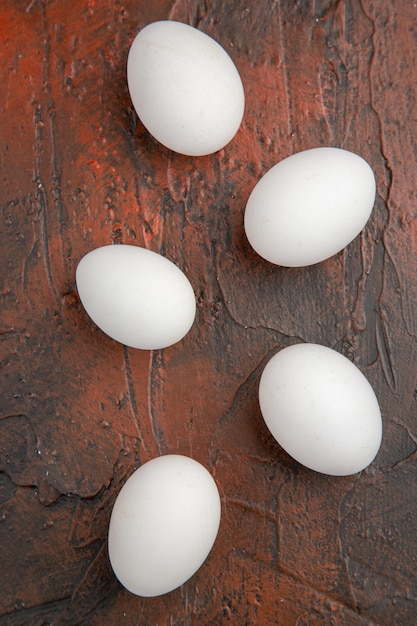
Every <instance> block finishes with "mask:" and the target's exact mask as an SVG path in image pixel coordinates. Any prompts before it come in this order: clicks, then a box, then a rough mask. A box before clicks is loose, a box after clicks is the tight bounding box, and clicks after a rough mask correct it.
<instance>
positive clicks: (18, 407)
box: [0, 0, 417, 626]
mask: <svg viewBox="0 0 417 626" xmlns="http://www.w3.org/2000/svg"><path fill="white" fill-rule="evenodd" d="M394 5H395V6H394ZM160 18H173V19H179V20H182V21H186V22H188V23H190V24H192V25H194V26H197V27H198V28H200V29H201V30H202V31H204V32H207V33H209V34H211V35H212V36H213V37H214V38H215V39H217V40H218V41H219V42H220V43H221V44H223V46H224V47H225V48H226V50H228V52H229V53H230V54H231V55H232V57H233V59H234V60H235V62H236V64H237V66H238V69H239V71H240V73H241V76H242V80H243V83H244V86H245V91H246V98H247V99H246V111H245V117H244V121H243V124H242V127H241V129H240V131H239V132H238V134H237V136H236V137H235V139H234V140H233V141H232V142H231V144H229V145H228V146H227V147H226V148H225V149H224V150H222V151H220V152H219V153H218V154H215V155H213V156H209V157H204V158H187V157H183V156H180V155H176V154H173V153H171V152H169V151H168V150H166V149H165V148H163V147H161V146H160V145H158V144H157V143H156V142H155V141H154V140H153V139H152V138H150V136H149V135H148V133H147V132H146V131H145V130H144V128H143V127H142V125H141V123H140V122H138V120H137V118H136V116H135V114H134V112H133V110H132V106H131V102H130V99H129V95H128V91H127V85H126V79H125V66H126V57H127V52H128V48H129V45H130V42H131V41H132V38H133V37H134V35H135V34H136V32H137V31H138V30H139V29H140V28H141V27H142V26H144V25H145V24H147V23H149V22H151V21H153V20H155V19H160ZM416 37H417V6H416V4H415V3H413V2H412V1H408V0H407V1H406V0H399V1H398V2H397V1H396V2H395V3H394V2H392V1H389V0H374V1H373V2H372V1H369V2H361V1H360V0H350V1H348V0H346V2H343V1H339V2H337V1H333V2H332V1H330V0H327V1H326V0H322V1H320V0H316V1H315V2H313V1H312V0H311V1H308V0H300V1H298V2H295V1H294V0H281V2H270V1H269V0H257V1H256V2H244V1H243V0H233V1H231V2H227V3H226V2H220V1H219V0H213V1H212V2H204V1H201V2H199V1H196V2H192V1H186V0H176V1H175V0H171V1H168V0H160V1H153V2H148V1H145V0H126V2H123V3H122V2H120V1H118V0H97V1H95V0H89V1H87V0H71V1H70V2H62V1H59V0H49V1H48V0H45V1H42V0H26V1H23V0H2V2H1V7H0V40H1V53H0V72H1V82H0V85H1V89H0V136H1V144H0V168H1V169H0V172H1V185H0V205H1V257H2V264H1V267H2V270H3V272H2V273H3V282H2V290H1V291H2V305H1V306H2V309H1V327H0V330H1V362H2V378H1V380H2V391H1V404H2V418H3V419H2V420H1V421H0V470H1V473H0V502H1V504H0V522H1V523H0V532H1V535H0V550H1V555H0V556H1V558H0V562H1V567H2V581H1V585H0V615H1V617H0V623H1V624H7V625H12V626H17V625H26V624H28V625H31V626H32V625H34V626H40V625H45V626H46V625H47V624H53V625H61V624H70V625H75V624H91V625H92V626H98V625H102V624H105V625H110V626H112V625H115V626H116V625H117V626H119V625H123V624H126V625H131V626H133V625H138V624H140V625H143V626H154V625H156V624H158V625H161V626H162V625H167V626H168V625H174V624H175V625H186V624H199V625H202V626H204V625H213V626H217V625H218V624H223V623H230V624H236V625H237V626H243V625H246V624H248V625H252V624H255V625H260V626H269V625H272V624H278V625H282V626H287V625H292V624H297V625H298V626H302V625H306V626H307V625H308V626H315V625H319V624H320V625H321V624H336V625H338V624H345V625H348V626H357V625H358V626H359V625H363V624H381V625H387V626H392V625H412V624H415V619H416V617H415V616H416V614H417V602H416V597H417V581H416V576H415V574H416V546H417V536H416V526H417V503H416V495H415V494H416V488H417V465H416V462H415V454H416V446H417V407H416V394H415V389H416V386H417V380H416V379H417V374H416V372H417V368H416V361H417V350H416V347H415V346H416V336H417V297H416V296H417V227H416V224H417V221H416V219H415V218H416V211H417V200H416V197H417V191H416V190H417V148H416V143H415V141H416V131H417V119H416V114H415V102H416V100H417V80H416V78H417V70H416V69H415V67H416V56H417V53H416V45H417V44H416ZM321 145H334V146H339V147H344V148H347V149H350V150H353V151H354V152H357V153H359V154H361V155H362V156H364V157H365V158H366V159H367V160H368V161H369V162H370V164H371V165H372V167H373V168H374V170H375V173H376V177H377V185H378V197H377V201H376V205H375V209H374V212H373V214H372V218H371V220H370V222H369V224H368V225H367V227H366V229H365V230H364V232H363V233H362V235H361V236H360V237H358V238H357V239H356V240H355V241H354V242H353V243H352V244H351V245H350V246H349V247H348V248H347V249H346V250H345V251H343V252H342V253H340V254H338V255H337V256H335V257H334V258H332V259H330V260H328V261H326V262H324V263H321V264H319V265H317V266H314V267H310V268H304V269H293V270H288V269H283V268H278V267H274V266H272V265H270V264H268V263H266V262H264V261H262V259H260V258H259V257H258V256H257V255H256V254H255V253H254V252H253V251H252V250H251V249H250V247H249V245H248V243H247V242H246V239H245V237H244V233H243V227H242V217H243V210H244V206H245V203H246V200H247V197H248V195H249V193H250V191H251V189H252V188H253V186H254V184H255V183H256V181H257V180H258V179H259V178H260V176H261V175H262V174H263V173H264V172H265V171H266V170H267V169H268V168H269V167H270V166H272V165H273V164H274V163H276V162H277V161H278V160H280V159H282V158H283V157H286V156H288V155H290V154H292V153H293V152H295V151H299V150H302V149H306V148H311V147H315V146H321ZM111 242H124V243H130V244H137V245H141V246H147V247H149V248H151V249H152V250H155V251H160V252H162V253H164V254H165V255H166V256H167V257H168V258H170V259H171V260H173V261H175V262H176V263H177V264H178V265H179V266H180V267H181V268H183V269H184V271H185V272H186V273H187V275H188V276H189V278H190V280H191V282H192V284H193V286H194V288H195V291H196V296H197V300H198V312H197V318H196V322H195V324H194V326H193V328H192V330H191V332H190V333H189V335H188V336H187V337H186V338H185V339H184V340H183V341H182V342H180V343H179V344H177V345H175V346H173V347H171V348H168V349H166V350H164V351H158V352H155V353H150V352H146V351H135V350H132V349H127V348H124V347H123V346H121V345H119V344H117V343H116V342H113V341H111V340H110V339H109V338H107V337H106V336H105V335H104V334H102V333H101V332H100V331H99V330H98V329H97V328H96V327H95V326H94V325H93V324H92V323H91V321H90V320H89V319H88V317H87V315H86V313H85V312H84V310H83V308H82V306H81V304H80V302H79V300H78V297H77V293H76V289H75V279H74V275H75V268H76V265H77V263H78V261H79V260H80V258H81V257H82V256H83V255H84V254H85V253H86V252H88V251H89V250H91V249H92V248H95V247H97V246H100V245H102V244H107V243H111ZM296 341H315V342H319V343H323V344H325V345H328V346H331V347H334V348H335V349H337V350H339V351H341V352H343V353H344V354H346V355H347V356H349V357H350V358H351V359H353V360H354V361H355V363H356V364H357V365H358V366H359V367H360V368H361V370H362V371H363V372H364V373H365V374H366V375H367V377H368V379H369V380H370V382H371V384H372V385H373V387H374V389H375V391H376V393H377V395H378V398H379V401H380V404H381V408H382V413H383V420H384V439H383V444H382V447H381V450H380V453H379V454H378V457H377V459H376V460H375V462H374V463H373V464H372V466H371V467H370V468H369V469H367V470H366V471H364V472H362V473H361V475H356V476H352V477H346V478H332V477H326V476H322V475H319V474H316V473H314V472H311V471H308V470H306V469H304V468H303V467H301V466H300V465H298V464H297V463H296V462H294V461H292V460H291V459H290V458H289V457H288V456H287V455H286V454H285V453H284V452H283V451H282V450H281V449H280V448H279V446H278V445H277V444H275V443H274V441H273V439H272V438H271V436H270V435H269V434H268V431H267V429H266V427H265V425H264V424H263V421H262V419H261V416H260V412H259V408H258V403H257V384H258V380H259V375H260V372H261V371H262V367H263V365H264V364H265V362H266V360H267V359H268V358H269V357H270V356H271V355H272V354H273V353H274V352H275V351H276V350H277V349H279V348H280V347H283V346H286V345H288V344H290V343H294V342H296ZM166 452H172V453H174V452H177V453H183V454H188V455H190V456H192V457H194V458H196V459H197V460H199V461H201V462H202V463H203V464H204V465H206V466H207V467H208V468H209V470H210V471H211V472H212V473H213V475H214V477H215V479H216V481H217V483H218V485H219V489H220V491H221V496H222V506H223V516H222V523H221V528H220V533H219V536H218V539H217V541H216V544H215V546H214V548H213V551H212V553H211V554H210V556H209V558H208V560H207V561H206V563H205V564H204V566H203V567H202V568H201V569H200V571H199V572H198V573H197V574H196V575H195V576H194V577H193V578H192V579H191V580H190V581H188V582H187V583H186V584H184V585H183V587H182V588H181V589H179V590H176V591H174V592H172V593H170V594H169V595H166V596H165V597H163V598H155V599H141V598H138V597H135V596H133V595H131V594H129V593H128V592H127V591H125V590H124V589H122V587H121V586H120V585H119V584H118V582H117V581H116V580H115V578H114V576H113V574H112V571H111V569H110V566H109V562H108V558H107V551H106V537H107V527H108V521H109V516H110V513H111V507H112V504H113V502H114V499H115V497H116V496H117V494H118V492H119V490H120V488H121V486H122V484H123V483H124V482H125V480H126V478H127V477H128V476H129V475H130V474H131V473H132V471H133V470H134V469H135V468H137V467H138V466H139V465H140V464H141V463H143V462H145V461H147V460H148V459H150V458H152V457H154V456H156V455H158V454H160V453H166Z"/></svg>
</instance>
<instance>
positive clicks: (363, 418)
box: [259, 343, 382, 476]
mask: <svg viewBox="0 0 417 626" xmlns="http://www.w3.org/2000/svg"><path fill="white" fill-rule="evenodd" d="M259 403H260V408H261V413H262V415H263V418H264V420H265V423H266V425H267V426H268V428H269V430H270V432H271V434H272V435H273V436H274V438H275V439H276V441H277V442H278V443H279V444H280V445H281V446H282V448H284V450H286V452H287V453H288V454H289V455H291V456H292V457H293V458H294V459H296V460H297V461H298V462H299V463H302V464H303V465H305V466H306V467H308V468H310V469H312V470H315V471H317V472H321V473H323V474H330V475H334V476H347V475H350V474H356V473H357V472H359V471H361V470H362V469H364V468H365V467H367V466H368V465H369V464H370V463H371V462H372V461H373V459H374V458H375V456H376V454H377V452H378V450H379V447H380V445H381V437H382V419H381V412H380V409H379V404H378V401H377V398H376V396H375V393H374V391H373V389H372V387H371V385H370V384H369V382H368V380H367V378H366V377H365V376H364V375H363V374H362V372H361V371H360V370H359V369H358V368H357V367H356V365H354V364H353V363H352V362H351V361H349V359H347V358H346V357H344V356H343V355H342V354H340V353H339V352H336V351H335V350H332V349H331V348H327V347H325V346H321V345H318V344H311V343H306V344H295V345H292V346H290V347H287V348H284V349H283V350H281V351H280V352H278V353H277V354H275V356H273V357H272V358H271V359H270V361H269V362H268V363H267V365H266V367H265V368H264V370H263V372H262V375H261V380H260V384H259Z"/></svg>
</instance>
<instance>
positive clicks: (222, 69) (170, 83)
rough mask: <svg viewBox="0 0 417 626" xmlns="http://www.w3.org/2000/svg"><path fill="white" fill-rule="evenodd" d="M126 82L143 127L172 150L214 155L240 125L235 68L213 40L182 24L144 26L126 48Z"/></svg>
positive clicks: (241, 100) (240, 98)
mask: <svg viewBox="0 0 417 626" xmlns="http://www.w3.org/2000/svg"><path fill="white" fill-rule="evenodd" d="M127 82H128V87H129V92H130V97H131V100H132V103H133V106H134V108H135V111H136V113H137V115H138V117H139V118H140V120H141V122H142V123H143V125H144V126H145V128H146V129H147V130H148V131H149V132H150V133H151V134H152V135H153V137H154V138H155V139H157V140H158V141H159V142H160V143H161V144H163V145H164V146H166V147H167V148H170V149H171V150H173V151H175V152H179V153H181V154H185V155H189V156H202V155H207V154H211V153H213V152H216V151H217V150H220V148H223V147H224V146H225V145H226V144H227V143H229V142H230V141H231V139H232V138H233V137H234V135H235V134H236V132H237V130H238V128H239V126H240V123H241V121H242V117H243V112H244V101H245V97H244V91H243V85H242V81H241V78H240V75H239V73H238V70H237V68H236V66H235V64H234V63H233V61H232V59H231V58H230V56H229V55H228V54H227V52H226V51H225V50H224V48H222V47H221V46H220V45H219V44H218V43H217V42H216V41H215V40H214V39H212V38H211V37H210V36H208V35H206V34H205V33H203V32H201V31H200V30H198V29H196V28H194V27H192V26H189V25H188V24H184V23H182V22H176V21H170V20H163V21H158V22H153V23H151V24H148V25H147V26H145V27H144V28H143V29H142V30H141V31H140V32H139V33H138V35H137V36H136V37H135V39H134V41H133V43H132V45H131V47H130V50H129V55H128V61H127Z"/></svg>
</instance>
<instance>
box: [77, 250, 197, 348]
mask: <svg viewBox="0 0 417 626" xmlns="http://www.w3.org/2000/svg"><path fill="white" fill-rule="evenodd" d="M76 283H77V289H78V294H79V296H80V300H81V302H82V304H83V306H84V308H85V310H86V311H87V313H88V315H89V316H90V317H91V319H92V320H93V322H95V324H97V326H98V327H99V328H100V329H101V330H102V331H103V332H105V333H106V334H107V335H109V336H110V337H111V338H112V339H115V340H116V341H119V342H120V343H123V344H125V345H126V346H130V347H132V348H141V349H143V350H155V349H158V348H166V347H167V346H170V345H172V344H174V343H176V342H177V341H179V340H180V339H182V338H183V337H184V336H185V335H186V334H187V332H188V331H189V330H190V328H191V326H192V324H193V321H194V318H195V313H196V302H195V295H194V291H193V288H192V286H191V284H190V282H189V280H188V278H187V277H186V276H185V274H184V273H183V272H182V271H181V270H180V269H179V268H178V267H177V266H176V265H175V264H174V263H172V262H171V261H170V260H169V259H167V258H165V257H164V256H162V255H160V254H158V253H157V252H152V251H151V250H147V249H145V248H140V247H138V246H130V245H124V244H121V245H109V246H102V247H100V248H96V249H95V250H92V251H91V252H89V253H88V254H86V255H85V256H84V257H83V258H82V259H81V261H80V262H79V264H78V266H77V270H76Z"/></svg>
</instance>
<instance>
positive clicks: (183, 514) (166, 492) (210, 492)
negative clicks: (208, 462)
mask: <svg viewBox="0 0 417 626" xmlns="http://www.w3.org/2000/svg"><path fill="white" fill-rule="evenodd" d="M220 514H221V506H220V497H219V492H218V490H217V486H216V483H215V482H214V480H213V478H212V476H211V474H210V473H209V472H208V471H207V469H206V468H205V467H203V466H202V465H201V464H200V463H198V462H197V461H194V460H193V459H191V458H189V457H185V456H181V455H175V454H174V455H165V456H161V457H157V458H155V459H153V460H152V461H148V462H147V463H145V464H144V465H142V466H141V467H140V468H139V469H138V470H136V471H135V472H134V473H133V474H132V476H131V477H130V478H129V479H128V481H127V482H126V483H125V485H124V486H123V488H122V489H121V491H120V493H119V495H118V496H117V499H116V502H115V504H114V507H113V511H112V514H111V519H110V526H109V537H108V546H109V557H110V562H111V565H112V568H113V570H114V573H115V574H116V576H117V578H118V579H119V581H120V582H121V583H122V585H124V587H126V589H128V590H129V591H131V592H132V593H134V594H136V595H139V596H146V597H150V596H159V595H162V594H165V593H168V592H169V591H172V590H173V589H176V588H177V587H179V586H180V585H182V584H183V583H184V582H185V581H187V580H188V579H189V578H190V577H191V576H193V574H195V572H196V571H197V570H198V569H199V568H200V566H201V565H202V564H203V562H204V561H205V559H206V558H207V556H208V554H209V552H210V550H211V548H212V547H213V544H214V541H215V539H216V536H217V532H218V529H219V525H220Z"/></svg>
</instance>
